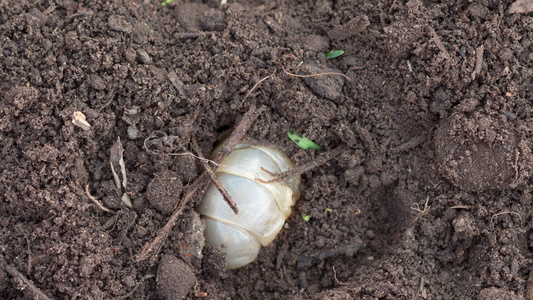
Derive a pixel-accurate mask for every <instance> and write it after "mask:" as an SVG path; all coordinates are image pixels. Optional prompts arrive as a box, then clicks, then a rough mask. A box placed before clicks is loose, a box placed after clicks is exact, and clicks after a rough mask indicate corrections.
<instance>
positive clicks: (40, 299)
mask: <svg viewBox="0 0 533 300" xmlns="http://www.w3.org/2000/svg"><path fill="white" fill-rule="evenodd" d="M4 268H5V270H6V272H7V273H9V274H10V275H11V276H13V277H15V280H16V281H18V282H19V283H21V284H23V285H24V286H25V287H24V288H23V289H27V290H28V291H30V293H31V294H32V296H33V299H35V300H51V299H50V298H48V296H46V295H45V294H44V293H43V292H42V291H41V290H40V289H39V288H38V287H37V286H35V284H33V282H32V281H31V280H29V279H28V278H26V277H25V276H24V275H23V274H22V273H20V272H19V271H18V270H17V269H16V268H15V267H13V266H11V265H9V264H7V263H4Z"/></svg>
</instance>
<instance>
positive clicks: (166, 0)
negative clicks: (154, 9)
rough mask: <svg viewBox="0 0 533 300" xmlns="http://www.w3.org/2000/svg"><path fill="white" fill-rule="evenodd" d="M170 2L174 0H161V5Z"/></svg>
mask: <svg viewBox="0 0 533 300" xmlns="http://www.w3.org/2000/svg"><path fill="white" fill-rule="evenodd" d="M172 2H174V0H165V1H163V2H161V5H162V6H165V5H168V4H170V3H172Z"/></svg>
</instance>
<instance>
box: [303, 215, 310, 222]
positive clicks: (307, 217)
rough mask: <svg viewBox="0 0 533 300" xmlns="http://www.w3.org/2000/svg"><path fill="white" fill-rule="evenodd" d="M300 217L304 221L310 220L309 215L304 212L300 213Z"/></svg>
mask: <svg viewBox="0 0 533 300" xmlns="http://www.w3.org/2000/svg"><path fill="white" fill-rule="evenodd" d="M302 218H303V219H304V221H306V222H309V220H311V216H310V215H306V214H302Z"/></svg>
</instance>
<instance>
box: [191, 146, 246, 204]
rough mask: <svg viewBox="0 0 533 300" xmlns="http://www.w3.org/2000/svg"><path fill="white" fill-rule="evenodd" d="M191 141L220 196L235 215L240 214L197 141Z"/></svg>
mask: <svg viewBox="0 0 533 300" xmlns="http://www.w3.org/2000/svg"><path fill="white" fill-rule="evenodd" d="M191 141H192V147H193V149H194V151H195V152H196V153H197V154H198V156H199V157H200V158H201V159H200V161H201V162H202V165H203V166H204V169H205V171H206V172H207V174H208V175H209V177H211V181H213V183H214V184H215V186H216V188H217V189H218V191H219V192H220V194H222V197H223V198H224V201H226V203H227V204H228V205H229V207H230V208H231V210H233V212H234V213H235V214H238V213H239V209H238V208H237V204H235V202H233V199H231V196H230V195H229V194H228V191H226V189H225V188H224V187H223V186H222V183H220V181H219V180H218V179H217V175H216V174H215V172H213V170H211V168H210V167H209V165H208V164H207V162H206V161H205V159H204V157H203V155H202V151H201V150H200V147H198V143H197V142H196V139H194V138H192V140H191Z"/></svg>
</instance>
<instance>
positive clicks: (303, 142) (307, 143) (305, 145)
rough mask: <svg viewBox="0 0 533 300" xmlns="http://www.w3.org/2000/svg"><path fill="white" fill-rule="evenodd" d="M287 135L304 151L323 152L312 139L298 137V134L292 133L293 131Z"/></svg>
mask: <svg viewBox="0 0 533 300" xmlns="http://www.w3.org/2000/svg"><path fill="white" fill-rule="evenodd" d="M287 135H288V136H289V139H291V141H293V142H295V143H296V145H298V146H299V147H300V148H302V149H304V150H308V149H309V148H311V149H314V150H315V151H317V150H322V147H320V146H319V145H317V144H316V143H315V142H313V141H311V140H310V139H308V138H306V137H305V136H301V137H300V136H298V134H296V133H293V132H291V130H289V131H287Z"/></svg>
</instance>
